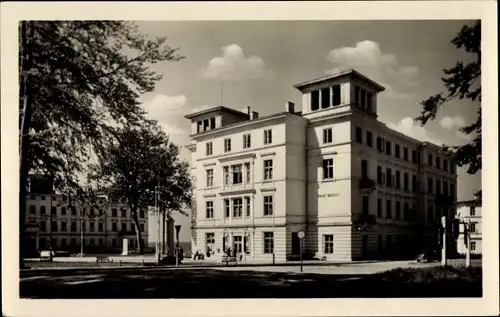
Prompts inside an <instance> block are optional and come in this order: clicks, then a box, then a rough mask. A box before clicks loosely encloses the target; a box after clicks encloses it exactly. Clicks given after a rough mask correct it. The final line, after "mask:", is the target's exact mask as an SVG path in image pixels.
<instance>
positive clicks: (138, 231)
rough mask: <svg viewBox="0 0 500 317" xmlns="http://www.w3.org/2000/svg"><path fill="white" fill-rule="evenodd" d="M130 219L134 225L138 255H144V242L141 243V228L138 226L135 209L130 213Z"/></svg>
mask: <svg viewBox="0 0 500 317" xmlns="http://www.w3.org/2000/svg"><path fill="white" fill-rule="evenodd" d="M132 218H133V220H134V224H135V236H136V238H137V251H138V252H139V254H144V241H142V234H141V226H140V225H139V217H138V216H137V209H135V210H134V211H133V212H132Z"/></svg>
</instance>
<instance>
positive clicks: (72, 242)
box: [70, 238, 76, 247]
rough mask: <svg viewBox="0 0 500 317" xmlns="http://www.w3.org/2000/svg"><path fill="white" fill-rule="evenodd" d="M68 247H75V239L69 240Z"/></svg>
mask: <svg viewBox="0 0 500 317" xmlns="http://www.w3.org/2000/svg"><path fill="white" fill-rule="evenodd" d="M70 245H71V246H72V247H74V246H76V239H75V238H72V239H71V240H70Z"/></svg>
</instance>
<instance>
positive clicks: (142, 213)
mask: <svg viewBox="0 0 500 317" xmlns="http://www.w3.org/2000/svg"><path fill="white" fill-rule="evenodd" d="M139 217H140V218H144V210H142V209H141V210H139Z"/></svg>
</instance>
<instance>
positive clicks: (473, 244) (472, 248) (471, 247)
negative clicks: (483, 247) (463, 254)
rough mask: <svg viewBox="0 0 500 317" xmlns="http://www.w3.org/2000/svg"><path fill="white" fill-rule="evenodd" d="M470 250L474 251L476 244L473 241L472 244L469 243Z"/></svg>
mask: <svg viewBox="0 0 500 317" xmlns="http://www.w3.org/2000/svg"><path fill="white" fill-rule="evenodd" d="M470 250H471V251H476V242H475V241H472V242H471V243H470Z"/></svg>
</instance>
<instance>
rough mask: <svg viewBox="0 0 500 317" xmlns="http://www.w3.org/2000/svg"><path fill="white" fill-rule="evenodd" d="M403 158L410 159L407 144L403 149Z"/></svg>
mask: <svg viewBox="0 0 500 317" xmlns="http://www.w3.org/2000/svg"><path fill="white" fill-rule="evenodd" d="M403 159H404V160H405V161H408V148H407V147H406V146H405V147H404V149H403Z"/></svg>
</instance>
